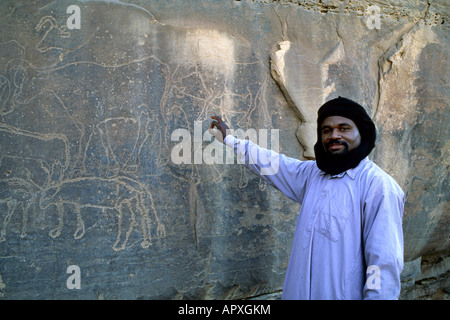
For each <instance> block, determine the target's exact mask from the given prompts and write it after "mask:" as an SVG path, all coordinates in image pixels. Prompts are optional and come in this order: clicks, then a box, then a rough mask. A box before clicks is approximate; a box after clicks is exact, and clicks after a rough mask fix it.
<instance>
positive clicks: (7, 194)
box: [0, 178, 37, 242]
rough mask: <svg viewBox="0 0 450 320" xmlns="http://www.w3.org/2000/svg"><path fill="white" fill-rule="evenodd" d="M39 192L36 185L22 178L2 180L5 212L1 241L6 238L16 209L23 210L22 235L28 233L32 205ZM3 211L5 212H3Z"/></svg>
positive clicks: (1, 199) (1, 200)
mask: <svg viewBox="0 0 450 320" xmlns="http://www.w3.org/2000/svg"><path fill="white" fill-rule="evenodd" d="M36 195H37V193H36V192H35V188H34V186H33V185H32V184H31V183H30V182H28V181H26V180H24V179H20V178H11V179H1V180H0V212H1V213H3V212H4V218H3V224H2V225H1V230H0V242H4V241H5V240H6V230H7V227H8V224H9V222H10V221H11V217H12V216H13V214H14V213H16V211H18V210H21V211H22V228H21V233H20V237H21V238H24V237H26V235H27V224H28V215H29V211H30V207H31V206H32V204H33V203H34V202H35V199H36ZM4 209H6V210H4ZM2 211H3V212H2Z"/></svg>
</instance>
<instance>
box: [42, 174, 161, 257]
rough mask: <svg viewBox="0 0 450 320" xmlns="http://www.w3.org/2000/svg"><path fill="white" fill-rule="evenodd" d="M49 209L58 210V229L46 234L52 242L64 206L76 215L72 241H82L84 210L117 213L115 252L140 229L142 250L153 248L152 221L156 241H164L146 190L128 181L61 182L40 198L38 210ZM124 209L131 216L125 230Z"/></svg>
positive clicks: (120, 178) (86, 180) (60, 220)
mask: <svg viewBox="0 0 450 320" xmlns="http://www.w3.org/2000/svg"><path fill="white" fill-rule="evenodd" d="M52 205H54V206H56V208H57V210H58V225H57V227H56V228H54V229H53V230H51V231H50V233H49V235H50V236H51V237H52V238H56V237H58V236H60V235H61V232H62V229H63V226H64V221H63V220H64V214H65V208H66V207H67V206H72V209H73V210H74V211H75V213H76V215H77V229H76V230H75V232H74V233H73V236H74V238H75V239H79V238H81V237H83V236H84V233H85V226H84V221H83V218H82V214H81V211H82V209H83V208H97V209H101V210H107V209H112V210H115V211H116V213H117V215H118V231H117V240H116V242H115V243H114V245H113V249H114V250H123V249H125V247H126V245H127V242H128V239H129V236H130V234H131V232H132V231H133V229H134V228H135V227H138V226H139V225H140V227H141V232H142V242H141V246H142V247H143V248H148V247H149V246H150V245H151V244H152V236H151V227H152V221H154V222H155V223H156V231H155V234H156V235H157V237H159V238H163V237H165V234H166V231H165V227H164V224H162V223H161V222H160V221H159V218H158V215H157V213H156V208H155V205H154V202H153V197H152V194H151V193H150V191H149V190H148V188H147V187H146V186H145V185H143V184H142V183H140V182H138V181H136V180H132V179H130V178H127V177H115V178H111V179H107V178H98V177H92V178H91V177H84V178H76V179H71V180H66V181H62V182H61V183H59V184H57V185H55V186H52V187H50V188H48V189H46V190H44V191H43V193H42V195H41V196H40V201H39V206H40V208H41V209H47V208H49V207H50V206H52ZM125 209H128V211H129V214H130V215H131V222H130V225H129V226H128V227H126V226H123V225H122V221H123V215H124V211H125ZM150 211H152V213H153V219H152V218H151V216H150ZM135 212H138V213H139V216H140V220H141V221H140V224H138V223H137V222H136V214H135ZM124 229H125V230H124ZM123 234H125V239H122V236H123Z"/></svg>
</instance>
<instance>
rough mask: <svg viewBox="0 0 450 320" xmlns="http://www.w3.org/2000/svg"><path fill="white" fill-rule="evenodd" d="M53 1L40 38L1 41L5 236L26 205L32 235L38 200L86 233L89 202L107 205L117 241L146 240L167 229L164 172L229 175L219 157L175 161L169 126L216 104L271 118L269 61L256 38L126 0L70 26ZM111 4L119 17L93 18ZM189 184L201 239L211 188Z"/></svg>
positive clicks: (230, 112)
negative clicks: (194, 24) (162, 19)
mask: <svg viewBox="0 0 450 320" xmlns="http://www.w3.org/2000/svg"><path fill="white" fill-rule="evenodd" d="M54 5H56V4H49V5H48V6H45V8H43V9H42V12H40V14H42V16H41V17H39V18H38V19H37V20H36V21H38V22H37V23H36V25H35V27H34V37H35V39H36V41H35V42H34V43H33V46H31V45H23V44H21V43H19V42H18V41H16V40H13V41H8V42H4V43H0V47H5V48H8V50H9V51H8V52H9V53H8V54H7V55H5V56H3V57H2V58H0V136H1V138H2V140H1V141H0V146H1V148H2V152H3V150H5V151H4V153H2V155H0V168H1V169H2V171H3V173H0V174H3V175H2V176H1V179H2V180H1V183H2V189H3V188H4V189H7V192H6V191H5V192H3V193H2V194H1V196H0V205H1V207H2V208H3V212H4V214H3V215H2V221H3V225H2V229H1V237H2V238H1V239H3V240H4V239H6V238H7V236H8V230H9V229H10V227H11V221H12V220H11V217H14V216H15V215H17V214H20V213H22V221H23V223H22V231H21V234H20V235H21V237H25V236H26V230H28V229H30V228H33V227H34V226H33V224H30V222H29V221H31V220H30V219H29V218H30V215H31V214H33V213H36V212H37V213H38V215H39V217H43V218H42V219H41V220H42V221H44V223H43V224H44V227H46V228H49V231H48V236H49V237H51V238H58V237H60V236H61V235H62V234H63V232H64V231H65V230H66V228H68V227H67V226H68V225H70V226H73V229H68V230H69V231H68V232H70V234H72V235H73V238H74V239H81V238H83V237H84V236H85V234H86V232H88V230H91V229H89V228H88V227H87V225H86V216H85V215H86V213H87V212H89V213H92V212H95V211H96V210H100V211H101V212H102V213H107V216H108V217H111V219H115V221H116V231H115V232H116V234H115V242H114V243H113V244H112V249H113V250H115V251H121V250H125V249H127V248H129V247H130V246H132V242H130V241H131V240H130V239H131V238H132V235H133V234H134V235H135V233H136V231H139V234H140V238H141V241H140V245H141V247H142V248H149V247H150V246H151V245H152V239H155V238H158V239H163V238H164V237H165V236H166V230H165V224H164V223H163V222H162V221H160V218H159V214H158V212H160V210H157V208H156V206H155V203H154V201H153V195H152V193H153V192H154V191H153V192H150V190H151V189H152V190H158V189H160V188H161V186H163V185H164V184H166V183H167V181H168V180H169V183H170V184H171V185H173V186H175V187H176V188H179V187H180V186H182V185H187V186H188V188H189V189H190V190H192V189H193V188H194V189H195V190H197V187H199V186H201V185H202V184H203V183H209V182H212V183H219V182H221V181H222V180H223V175H224V174H223V171H222V170H221V169H220V168H219V167H217V165H215V164H213V165H208V166H202V165H201V164H194V165H180V166H175V165H173V164H172V163H171V161H170V149H171V142H170V135H171V133H172V132H173V130H175V129H177V128H187V129H188V130H189V131H190V132H192V133H193V130H194V128H193V124H194V122H195V121H209V117H210V115H211V114H220V115H222V116H223V117H224V118H225V119H226V120H227V121H228V122H229V123H235V124H236V125H237V126H239V127H242V128H250V127H252V126H254V125H255V123H257V122H259V121H260V122H262V123H264V127H265V128H270V127H271V126H272V115H271V114H270V112H269V108H268V105H267V102H266V97H265V95H266V89H267V86H268V85H269V81H270V74H269V71H268V70H267V68H266V66H265V63H264V62H263V61H261V59H260V58H259V57H257V56H256V55H255V54H254V52H253V51H252V48H251V46H250V44H248V43H245V42H242V41H241V40H238V39H236V38H234V37H233V36H232V35H230V34H228V33H226V32H223V31H219V30H215V29H202V28H183V27H179V26H173V25H165V24H162V23H159V22H158V21H156V19H155V18H154V17H153V15H152V14H151V13H150V12H148V11H147V10H145V9H143V8H140V7H138V6H134V5H125V4H122V3H119V2H117V3H108V4H107V5H106V3H101V2H89V3H86V4H85V5H83V6H82V7H81V14H82V18H83V23H82V29H81V30H70V31H69V30H68V29H67V28H66V26H65V24H64V21H65V20H64V19H62V18H61V17H57V16H56V15H55V11H52V7H53V6H54ZM105 6H106V7H105ZM124 6H125V7H126V9H127V11H123V9H124ZM114 12H117V13H120V14H118V15H117V16H118V19H119V21H111V22H110V23H105V22H104V23H101V24H95V23H94V22H95V21H97V20H98V19H99V17H104V16H105V15H106V14H108V15H111V14H113V13H114ZM100 20H102V21H108V19H104V18H102V19H100ZM79 31H81V32H79ZM157 35H158V36H157ZM26 50H28V51H30V50H31V52H26ZM5 52H6V51H5ZM33 57H39V59H37V58H34V59H33ZM261 79H262V80H261ZM205 129H206V128H205ZM192 152H194V151H192ZM12 159H16V160H17V162H16V163H17V164H19V163H22V164H23V165H24V166H26V167H27V168H28V169H29V170H28V171H24V170H20V169H18V168H17V166H15V165H14V161H11V160H12ZM24 161H28V162H27V163H25V162H24ZM4 172H13V174H12V175H10V176H4ZM238 172H239V175H238V177H239V179H238V180H237V181H236V187H237V188H244V187H246V186H247V184H248V177H247V174H246V172H245V170H243V168H242V167H240V168H239V169H238ZM259 187H260V189H264V188H265V183H264V182H263V181H260V183H259ZM189 194H194V195H195V198H196V199H195V201H194V200H192V199H191V200H190V201H189V203H188V204H187V205H188V206H190V208H189V210H188V212H191V214H190V215H191V218H190V219H191V222H190V225H191V227H192V228H194V230H193V231H194V235H195V237H194V238H195V239H196V240H195V242H196V243H197V244H198V240H197V236H198V234H199V233H201V231H200V230H196V228H197V229H198V228H199V226H198V224H197V223H195V221H202V219H203V218H202V217H200V216H201V215H202V213H201V212H200V211H202V210H200V211H199V210H198V208H200V207H201V206H199V204H200V203H202V201H203V200H202V199H201V197H202V196H203V195H202V194H201V193H199V192H195V193H192V192H189ZM191 198H192V196H191ZM168 200H170V199H168ZM197 211H199V212H200V216H199V217H198V218H195V219H194V220H192V219H193V218H192V212H195V214H197ZM55 214H56V220H55V219H54V217H55ZM46 217H47V219H46ZM68 221H70V222H71V223H70V224H69V223H68ZM193 221H194V222H193Z"/></svg>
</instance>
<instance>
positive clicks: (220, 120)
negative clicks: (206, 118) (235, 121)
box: [211, 116, 222, 122]
mask: <svg viewBox="0 0 450 320" xmlns="http://www.w3.org/2000/svg"><path fill="white" fill-rule="evenodd" d="M211 119H214V120H217V121H218V122H222V118H220V116H211Z"/></svg>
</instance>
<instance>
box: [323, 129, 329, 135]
mask: <svg viewBox="0 0 450 320" xmlns="http://www.w3.org/2000/svg"><path fill="white" fill-rule="evenodd" d="M322 133H325V134H327V133H330V129H322Z"/></svg>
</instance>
